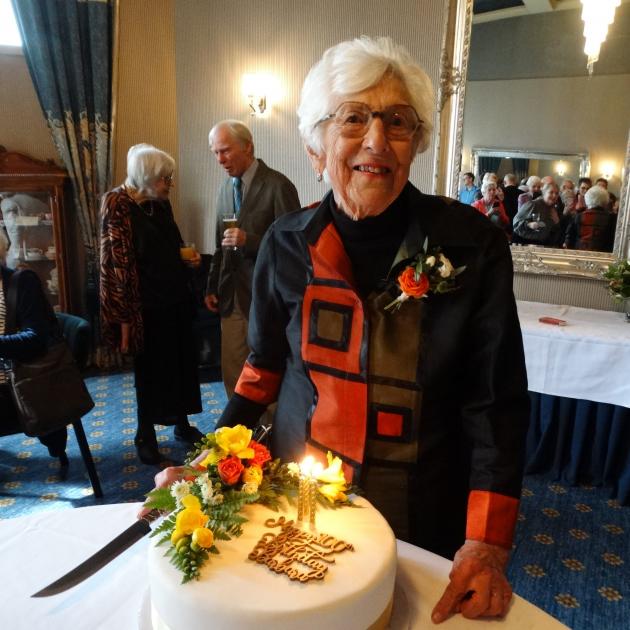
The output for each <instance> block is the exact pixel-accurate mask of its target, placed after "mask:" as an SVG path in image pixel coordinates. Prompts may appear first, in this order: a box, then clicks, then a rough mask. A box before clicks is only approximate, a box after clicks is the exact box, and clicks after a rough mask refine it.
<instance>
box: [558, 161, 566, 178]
mask: <svg viewBox="0 0 630 630" xmlns="http://www.w3.org/2000/svg"><path fill="white" fill-rule="evenodd" d="M556 173H558V175H559V176H560V177H564V176H565V175H566V173H567V165H566V164H565V163H564V162H558V163H557V164H556Z"/></svg>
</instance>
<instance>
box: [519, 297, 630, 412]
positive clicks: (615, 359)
mask: <svg viewBox="0 0 630 630" xmlns="http://www.w3.org/2000/svg"><path fill="white" fill-rule="evenodd" d="M517 306H518V314H519V318H520V321H521V330H522V331H523V344H524V346H525V362H526V364H527V379H528V381H529V389H530V391H533V392H538V393H541V394H552V395H554V396H565V397H567V398H579V399H584V400H592V401H594V402H603V403H611V404H614V405H621V406H623V407H630V378H628V375H629V374H630V324H629V323H627V322H626V320H625V314H623V313H613V312H610V311H597V310H594V309H590V308H578V307H576V306H559V305H555V304H543V303H539V302H523V301H519V302H517ZM544 316H550V317H557V318H559V319H564V320H566V322H567V325H566V326H552V325H549V324H543V323H541V322H539V321H538V318H539V317H544Z"/></svg>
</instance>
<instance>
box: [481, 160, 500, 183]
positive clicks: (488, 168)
mask: <svg viewBox="0 0 630 630" xmlns="http://www.w3.org/2000/svg"><path fill="white" fill-rule="evenodd" d="M499 164H501V158H500V157H498V158H497V157H480V158H479V177H480V178H481V179H483V176H484V175H485V174H486V173H496V172H497V170H498V169H499Z"/></svg>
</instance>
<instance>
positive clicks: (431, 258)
mask: <svg viewBox="0 0 630 630" xmlns="http://www.w3.org/2000/svg"><path fill="white" fill-rule="evenodd" d="M424 264H425V265H426V266H427V267H434V266H435V256H427V258H426V260H425V261H424Z"/></svg>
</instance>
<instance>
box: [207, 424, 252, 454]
mask: <svg viewBox="0 0 630 630" xmlns="http://www.w3.org/2000/svg"><path fill="white" fill-rule="evenodd" d="M214 435H215V439H216V441H217V446H218V447H219V448H221V449H223V450H224V451H227V452H228V453H229V454H230V455H236V457H238V458H240V459H251V458H252V457H254V455H255V453H254V449H253V448H249V443H250V442H251V439H252V431H251V429H248V428H247V427H246V426H243V425H242V424H237V425H236V426H235V427H221V428H220V429H217V431H216V433H215V434H214Z"/></svg>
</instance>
